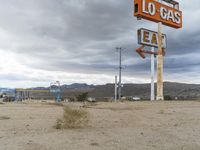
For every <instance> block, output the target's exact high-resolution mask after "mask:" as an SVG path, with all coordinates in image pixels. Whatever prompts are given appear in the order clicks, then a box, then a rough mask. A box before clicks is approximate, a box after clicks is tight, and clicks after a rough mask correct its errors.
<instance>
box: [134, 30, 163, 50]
mask: <svg viewBox="0 0 200 150" xmlns="http://www.w3.org/2000/svg"><path fill="white" fill-rule="evenodd" d="M138 44H140V45H146V46H151V47H156V48H157V47H158V33H157V32H155V31H151V30H148V29H144V28H141V29H139V30H138ZM162 48H164V49H166V48H167V36H166V34H162Z"/></svg>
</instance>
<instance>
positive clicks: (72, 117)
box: [55, 106, 89, 129]
mask: <svg viewBox="0 0 200 150" xmlns="http://www.w3.org/2000/svg"><path fill="white" fill-rule="evenodd" d="M88 122H89V114H88V112H87V111H86V110H85V109H84V108H71V107H69V106H65V107H64V113H63V118H62V119H58V120H57V123H56V126H55V127H56V129H70V128H80V127H84V126H86V125H87V124H88Z"/></svg>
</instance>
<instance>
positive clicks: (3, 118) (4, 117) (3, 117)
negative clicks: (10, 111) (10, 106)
mask: <svg viewBox="0 0 200 150" xmlns="http://www.w3.org/2000/svg"><path fill="white" fill-rule="evenodd" d="M8 119H10V117H7V116H0V120H8Z"/></svg>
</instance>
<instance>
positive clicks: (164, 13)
mask: <svg viewBox="0 0 200 150" xmlns="http://www.w3.org/2000/svg"><path fill="white" fill-rule="evenodd" d="M134 16H136V17H138V18H144V19H147V20H150V21H154V22H162V24H164V25H167V26H170V27H173V28H182V12H181V11H180V10H178V9H177V8H173V7H170V6H168V5H165V4H162V3H160V2H157V1H156V0H134Z"/></svg>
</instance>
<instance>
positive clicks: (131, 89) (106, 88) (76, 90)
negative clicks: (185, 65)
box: [0, 82, 200, 100]
mask: <svg viewBox="0 0 200 150" xmlns="http://www.w3.org/2000/svg"><path fill="white" fill-rule="evenodd" d="M31 89H35V90H48V89H49V87H46V88H45V87H36V88H31ZM155 89H156V84H155ZM4 90H5V89H4ZM61 90H62V97H63V98H67V97H75V96H77V95H78V94H80V93H83V92H88V93H89V96H90V97H95V98H105V97H114V84H106V85H88V84H79V83H74V84H70V85H62V86H61ZM0 91H1V88H0ZM31 95H32V96H33V97H35V98H44V99H49V98H53V95H52V94H47V93H34V94H31ZM122 95H123V96H130V97H131V96H137V97H140V98H142V99H149V97H150V84H124V85H123V88H122ZM164 95H165V96H170V97H171V98H173V99H175V98H178V99H182V100H187V99H190V100H193V99H200V84H184V83H174V82H165V83H164Z"/></svg>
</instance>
